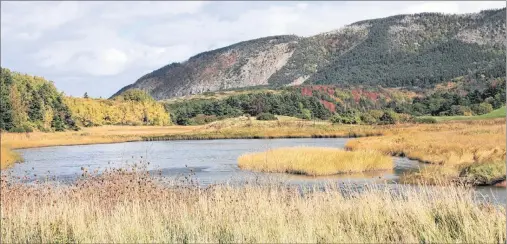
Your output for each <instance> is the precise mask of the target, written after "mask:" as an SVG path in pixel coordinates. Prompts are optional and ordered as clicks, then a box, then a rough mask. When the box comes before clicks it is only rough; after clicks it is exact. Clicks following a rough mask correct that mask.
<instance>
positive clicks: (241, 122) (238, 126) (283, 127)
mask: <svg viewBox="0 0 507 244" xmlns="http://www.w3.org/2000/svg"><path fill="white" fill-rule="evenodd" d="M277 117H278V118H279V120H277V121H259V120H256V119H255V118H251V117H250V118H248V117H238V118H233V119H227V120H223V121H217V122H213V123H210V124H207V125H205V126H202V127H201V128H200V129H198V130H194V131H192V132H188V133H180V134H169V135H163V136H154V137H147V138H145V139H146V140H194V139H198V140H199V139H202V140H205V139H256V138H257V139H260V138H266V139H267V138H337V137H363V136H374V135H381V134H382V132H383V131H385V128H389V126H369V125H361V126H359V125H332V124H331V123H329V122H328V121H308V120H299V119H295V118H291V117H285V116H277Z"/></svg>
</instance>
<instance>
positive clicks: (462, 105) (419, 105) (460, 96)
mask: <svg viewBox="0 0 507 244" xmlns="http://www.w3.org/2000/svg"><path fill="white" fill-rule="evenodd" d="M505 88H506V87H505V78H503V77H502V78H497V79H493V80H491V81H489V82H488V83H487V87H486V88H485V89H474V90H469V91H464V90H450V91H437V92H434V93H432V94H430V95H428V96H425V97H416V98H414V100H413V102H412V103H410V104H396V103H391V104H389V106H388V107H389V108H392V109H394V110H395V111H396V112H399V113H407V114H411V115H414V116H421V115H433V116H456V115H464V116H471V115H482V114H486V113H489V112H491V111H492V110H493V109H497V108H500V107H502V106H504V105H505V95H506V94H505Z"/></svg>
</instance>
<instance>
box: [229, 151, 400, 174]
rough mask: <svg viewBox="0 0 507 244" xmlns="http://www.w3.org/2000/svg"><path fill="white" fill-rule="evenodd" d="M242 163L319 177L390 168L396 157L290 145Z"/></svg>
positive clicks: (250, 156)
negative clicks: (393, 158)
mask: <svg viewBox="0 0 507 244" xmlns="http://www.w3.org/2000/svg"><path fill="white" fill-rule="evenodd" d="M238 166H239V167H240V168H241V169H247V170H253V171H260V172H270V173H291V174H304V175H310V176H318V175H334V174H340V173H357V172H364V171H375V170H388V169H392V168H393V160H392V158H391V157H390V156H387V155H384V154H382V153H379V152H375V151H355V152H351V151H344V150H341V149H337V148H325V147H287V148H276V149H270V150H268V151H265V152H257V153H248V154H244V155H241V156H240V157H239V158H238Z"/></svg>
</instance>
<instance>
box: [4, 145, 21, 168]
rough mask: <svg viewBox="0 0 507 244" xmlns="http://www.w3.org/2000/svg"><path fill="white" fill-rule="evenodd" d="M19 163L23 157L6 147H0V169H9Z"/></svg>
mask: <svg viewBox="0 0 507 244" xmlns="http://www.w3.org/2000/svg"><path fill="white" fill-rule="evenodd" d="M19 161H21V156H19V154H18V153H16V152H14V151H12V150H10V149H9V148H7V147H5V146H0V168H2V169H4V168H7V167H9V166H11V165H12V164H14V163H16V162H19Z"/></svg>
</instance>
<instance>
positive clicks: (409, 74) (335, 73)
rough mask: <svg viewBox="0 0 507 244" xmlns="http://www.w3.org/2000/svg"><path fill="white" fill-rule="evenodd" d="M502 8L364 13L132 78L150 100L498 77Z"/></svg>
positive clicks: (500, 73) (502, 57) (502, 72)
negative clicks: (333, 25) (305, 33)
mask: <svg viewBox="0 0 507 244" xmlns="http://www.w3.org/2000/svg"><path fill="white" fill-rule="evenodd" d="M504 39H505V8H504V9H500V10H488V11H482V12H480V13H474V14H463V15H444V14H436V13H421V14H414V15H397V16H392V17H388V18H382V19H373V20H365V21H360V22H357V23H353V24H351V25H348V26H345V27H343V28H341V29H339V30H335V31H331V32H327V33H322V34H318V35H315V36H311V37H298V36H272V37H265V38H260V39H255V40H250V41H245V42H240V43H237V44H234V45H231V46H228V47H224V48H220V49H217V50H213V51H209V52H204V53H201V54H198V55H196V56H193V57H191V58H190V59H189V60H187V61H185V62H183V63H172V64H169V65H167V66H164V67H162V68H160V69H158V70H155V71H153V72H152V73H149V74H146V75H144V76H143V77H141V78H139V79H138V80H137V81H136V82H135V83H134V84H131V85H129V86H126V87H124V88H122V89H121V90H120V91H119V92H118V93H116V94H115V95H114V96H116V95H117V94H119V93H121V92H123V91H125V90H129V89H133V88H137V89H141V90H144V91H147V92H148V93H150V94H151V95H152V96H153V97H154V98H155V99H157V100H163V99H169V98H172V97H179V96H185V95H190V94H199V93H203V92H209V91H219V90H226V89H231V88H241V87H251V86H285V85H299V84H338V85H349V84H350V85H381V86H384V87H432V86H433V85H434V84H437V83H440V82H442V81H445V80H449V79H452V78H455V77H459V76H463V75H471V74H474V75H477V76H482V75H485V76H488V77H499V76H505V46H504V43H503V41H504Z"/></svg>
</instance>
